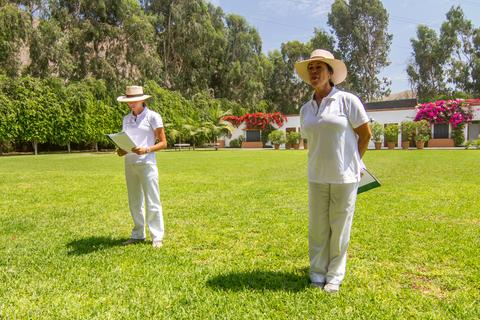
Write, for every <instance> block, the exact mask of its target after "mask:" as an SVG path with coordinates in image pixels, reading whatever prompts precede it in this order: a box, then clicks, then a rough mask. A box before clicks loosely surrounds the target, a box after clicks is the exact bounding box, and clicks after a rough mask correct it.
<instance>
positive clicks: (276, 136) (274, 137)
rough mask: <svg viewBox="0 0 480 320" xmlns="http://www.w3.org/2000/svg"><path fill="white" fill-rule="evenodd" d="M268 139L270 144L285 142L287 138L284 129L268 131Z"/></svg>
mask: <svg viewBox="0 0 480 320" xmlns="http://www.w3.org/2000/svg"><path fill="white" fill-rule="evenodd" d="M268 140H270V142H271V143H272V144H282V143H285V142H287V138H286V136H285V131H283V130H274V131H272V132H270V134H269V135H268Z"/></svg>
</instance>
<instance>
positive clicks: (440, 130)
mask: <svg viewBox="0 0 480 320" xmlns="http://www.w3.org/2000/svg"><path fill="white" fill-rule="evenodd" d="M433 138H434V139H448V124H445V123H437V124H435V125H433Z"/></svg>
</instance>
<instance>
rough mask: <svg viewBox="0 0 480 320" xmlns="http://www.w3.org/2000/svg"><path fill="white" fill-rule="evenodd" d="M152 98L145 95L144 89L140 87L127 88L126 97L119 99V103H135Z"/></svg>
mask: <svg viewBox="0 0 480 320" xmlns="http://www.w3.org/2000/svg"><path fill="white" fill-rule="evenodd" d="M148 98H151V96H149V95H147V94H143V88H142V87H140V86H127V88H126V90H125V95H124V96H120V97H118V98H117V101H118V102H134V101H143V100H147V99H148Z"/></svg>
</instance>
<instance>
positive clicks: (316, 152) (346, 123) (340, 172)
mask: <svg viewBox="0 0 480 320" xmlns="http://www.w3.org/2000/svg"><path fill="white" fill-rule="evenodd" d="M366 122H368V116H367V112H366V111H365V108H364V107H363V105H362V103H361V102H360V99H359V98H358V97H356V96H355V95H353V94H351V93H348V92H344V91H341V90H338V89H337V88H335V87H334V88H333V89H332V91H330V93H329V94H328V96H326V97H325V98H323V99H322V102H321V103H320V105H317V103H316V101H315V100H314V99H312V100H310V101H308V102H307V103H305V104H304V105H303V106H302V108H301V110H300V128H301V133H302V137H303V138H306V139H307V141H308V181H310V182H316V183H354V182H359V181H360V169H361V168H362V162H361V159H360V154H359V152H358V137H357V134H356V133H355V131H353V129H354V128H357V127H359V126H360V125H362V124H364V123H366Z"/></svg>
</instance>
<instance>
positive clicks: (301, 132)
mask: <svg viewBox="0 0 480 320" xmlns="http://www.w3.org/2000/svg"><path fill="white" fill-rule="evenodd" d="M304 120H305V108H304V107H303V106H302V108H301V109H300V135H301V137H302V139H307V135H306V133H305V130H304V128H303V121H304Z"/></svg>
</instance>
